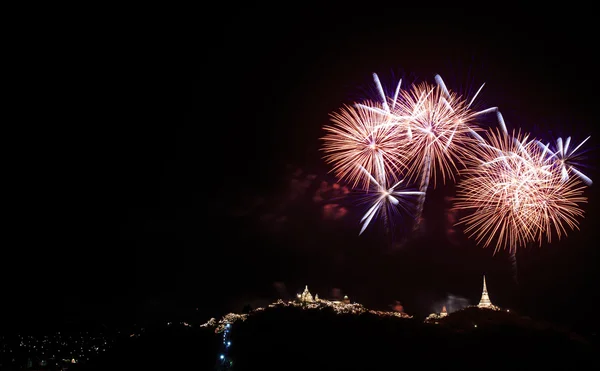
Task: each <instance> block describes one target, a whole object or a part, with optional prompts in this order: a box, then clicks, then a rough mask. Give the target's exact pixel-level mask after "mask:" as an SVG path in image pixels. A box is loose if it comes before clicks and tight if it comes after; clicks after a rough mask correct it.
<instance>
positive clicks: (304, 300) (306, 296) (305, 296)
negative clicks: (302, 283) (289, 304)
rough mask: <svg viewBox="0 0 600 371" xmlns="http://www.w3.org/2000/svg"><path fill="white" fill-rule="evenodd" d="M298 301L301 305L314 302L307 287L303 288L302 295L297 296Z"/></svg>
mask: <svg viewBox="0 0 600 371" xmlns="http://www.w3.org/2000/svg"><path fill="white" fill-rule="evenodd" d="M298 300H300V302H301V303H312V302H313V301H314V299H313V296H312V294H311V293H310V291H308V285H306V287H304V291H303V292H302V294H298Z"/></svg>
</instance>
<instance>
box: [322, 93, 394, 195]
mask: <svg viewBox="0 0 600 371" xmlns="http://www.w3.org/2000/svg"><path fill="white" fill-rule="evenodd" d="M331 121H332V124H331V125H326V126H325V127H324V129H325V131H326V132H327V133H326V135H325V136H324V137H323V138H321V139H322V140H323V142H324V143H323V147H322V150H323V151H324V153H325V155H324V157H323V158H324V159H325V161H326V162H327V163H329V164H332V165H333V169H332V171H333V172H334V174H335V175H336V176H337V177H338V178H339V179H342V180H345V181H346V182H348V183H349V184H350V185H351V187H353V188H354V187H357V186H359V187H360V188H362V189H364V190H368V189H369V183H370V182H371V180H372V179H373V178H375V179H377V180H378V181H379V182H380V183H382V182H383V179H385V178H387V177H389V176H391V177H392V178H393V179H394V181H398V180H399V178H398V174H401V173H402V170H403V168H404V164H403V160H404V152H403V148H402V147H403V144H402V142H401V141H400V135H399V130H400V126H399V124H398V121H397V119H396V118H394V117H393V116H392V115H389V114H387V113H386V111H385V109H384V108H383V107H382V106H381V105H379V104H376V103H364V104H362V105H360V106H344V107H342V109H340V111H339V112H334V113H332V114H331ZM362 168H364V169H365V170H366V173H365V171H362V170H361V169H362ZM366 174H373V175H372V176H367V175H366Z"/></svg>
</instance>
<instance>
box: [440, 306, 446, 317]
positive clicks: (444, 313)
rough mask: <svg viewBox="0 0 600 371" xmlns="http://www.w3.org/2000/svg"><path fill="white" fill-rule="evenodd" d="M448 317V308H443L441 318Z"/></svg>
mask: <svg viewBox="0 0 600 371" xmlns="http://www.w3.org/2000/svg"><path fill="white" fill-rule="evenodd" d="M447 315H448V311H447V310H446V306H445V305H444V306H443V307H442V312H441V313H440V317H446V316H447Z"/></svg>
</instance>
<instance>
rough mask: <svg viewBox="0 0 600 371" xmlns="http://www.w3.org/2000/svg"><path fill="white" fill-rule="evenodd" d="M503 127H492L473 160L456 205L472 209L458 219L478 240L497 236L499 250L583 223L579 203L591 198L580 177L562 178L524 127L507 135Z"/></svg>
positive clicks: (488, 241) (563, 232)
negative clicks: (523, 129)
mask: <svg viewBox="0 0 600 371" xmlns="http://www.w3.org/2000/svg"><path fill="white" fill-rule="evenodd" d="M501 130H502V133H500V132H499V131H498V130H496V131H491V130H490V131H488V133H487V134H488V135H487V140H485V141H482V142H480V143H479V144H478V146H477V147H475V149H474V155H473V156H471V157H470V158H469V160H468V161H469V162H470V164H469V166H468V167H467V168H466V169H465V170H464V175H465V177H464V179H463V180H461V181H460V182H459V184H458V192H457V197H456V202H455V205H454V208H455V209H457V210H468V211H469V212H470V214H469V215H467V216H464V217H462V218H461V219H460V220H459V222H458V224H463V225H465V226H466V228H465V233H467V235H469V237H474V238H475V240H476V242H477V244H481V245H483V246H484V247H487V246H489V245H491V244H492V243H493V242H494V241H495V249H494V254H495V253H496V252H497V251H498V250H500V249H503V248H509V249H510V251H511V253H512V252H515V251H516V249H517V248H518V247H524V246H526V245H527V244H528V243H530V242H534V241H537V242H538V243H539V245H541V244H542V242H543V241H544V240H547V241H548V243H550V242H551V239H552V236H553V235H556V236H557V237H558V238H559V239H560V238H561V237H562V236H563V235H566V234H567V230H568V229H570V230H573V229H578V224H579V222H578V220H579V219H581V218H582V217H583V210H582V209H581V207H580V206H581V204H582V203H585V202H587V199H586V198H585V197H583V189H584V186H583V185H582V183H581V182H580V180H579V178H576V177H571V178H568V179H566V180H563V178H562V176H561V171H559V170H558V169H559V167H557V166H556V163H555V162H554V161H551V160H549V158H548V156H547V153H546V151H545V150H544V149H543V148H542V147H541V146H539V145H538V141H537V140H530V139H529V136H528V135H522V134H521V133H520V132H519V133H516V134H515V133H513V134H512V135H506V134H505V132H506V130H505V126H504V125H502V127H501ZM514 258H515V259H516V256H515V257H514Z"/></svg>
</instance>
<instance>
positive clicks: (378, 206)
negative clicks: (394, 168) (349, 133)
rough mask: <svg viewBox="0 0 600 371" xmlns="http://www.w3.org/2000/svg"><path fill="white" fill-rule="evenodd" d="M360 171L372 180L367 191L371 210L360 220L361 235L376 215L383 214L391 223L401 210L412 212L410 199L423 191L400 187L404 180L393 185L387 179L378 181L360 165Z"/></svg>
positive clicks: (386, 221)
mask: <svg viewBox="0 0 600 371" xmlns="http://www.w3.org/2000/svg"><path fill="white" fill-rule="evenodd" d="M358 167H359V169H360V171H362V172H363V173H364V174H365V176H367V177H369V178H370V180H371V183H370V188H371V189H370V190H369V191H367V193H366V196H365V197H366V199H367V202H369V205H370V207H369V210H368V211H367V212H366V213H365V215H364V216H363V217H362V219H361V220H360V222H361V223H362V228H361V229H360V232H359V235H361V234H362V233H363V232H364V231H365V229H366V228H367V226H368V225H369V223H370V222H371V220H372V219H373V218H374V217H375V216H376V215H381V216H382V219H383V221H384V223H386V224H389V223H390V222H391V221H392V219H391V216H392V215H394V214H397V213H399V212H401V211H404V212H407V213H410V201H409V200H408V198H409V197H411V196H420V195H422V194H423V192H420V191H412V190H407V189H400V188H399V187H400V186H401V184H402V182H403V181H402V180H400V181H398V182H396V184H394V185H393V186H391V187H388V186H387V181H386V180H385V179H383V180H382V181H377V179H375V178H374V177H373V176H372V175H371V174H369V172H368V171H367V170H366V169H365V168H364V167H362V166H360V165H358Z"/></svg>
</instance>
